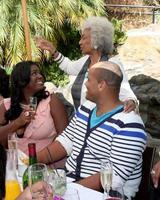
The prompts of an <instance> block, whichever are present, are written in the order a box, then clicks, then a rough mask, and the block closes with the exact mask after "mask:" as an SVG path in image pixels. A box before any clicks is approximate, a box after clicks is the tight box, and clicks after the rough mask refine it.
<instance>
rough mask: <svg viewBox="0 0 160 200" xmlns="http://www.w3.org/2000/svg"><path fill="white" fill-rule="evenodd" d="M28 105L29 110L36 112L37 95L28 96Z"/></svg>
mask: <svg viewBox="0 0 160 200" xmlns="http://www.w3.org/2000/svg"><path fill="white" fill-rule="evenodd" d="M29 107H30V110H31V112H34V113H35V112H36V109H37V97H30V98H29Z"/></svg>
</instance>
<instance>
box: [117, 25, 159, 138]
mask: <svg viewBox="0 0 160 200" xmlns="http://www.w3.org/2000/svg"><path fill="white" fill-rule="evenodd" d="M118 52H119V54H118V57H119V58H120V60H121V61H122V63H123V65H124V68H125V71H126V73H127V75H128V78H129V79H130V84H131V87H132V89H133V91H134V93H135V94H136V96H137V97H138V99H139V101H140V114H141V116H142V118H143V121H144V123H145V126H146V130H147V132H148V133H150V134H151V135H152V136H153V137H156V138H159V139H160V25H155V24H154V25H153V24H152V25H150V26H148V27H146V28H143V29H135V30H131V31H129V32H128V38H127V40H126V42H125V44H124V45H122V46H121V47H120V48H119V50H118Z"/></svg>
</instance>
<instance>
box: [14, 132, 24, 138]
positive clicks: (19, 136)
mask: <svg viewBox="0 0 160 200" xmlns="http://www.w3.org/2000/svg"><path fill="white" fill-rule="evenodd" d="M16 136H17V137H18V138H23V136H24V133H22V134H17V132H16Z"/></svg>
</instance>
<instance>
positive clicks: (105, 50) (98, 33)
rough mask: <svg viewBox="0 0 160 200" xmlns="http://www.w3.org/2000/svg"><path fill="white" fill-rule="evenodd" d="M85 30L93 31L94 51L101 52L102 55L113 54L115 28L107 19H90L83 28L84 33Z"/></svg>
mask: <svg viewBox="0 0 160 200" xmlns="http://www.w3.org/2000/svg"><path fill="white" fill-rule="evenodd" d="M84 29H90V30H91V45H92V48H93V49H97V50H99V51H100V52H101V53H102V54H110V53H112V51H113V34H114V27H113V25H112V23H111V22H109V21H108V19H107V18H106V17H97V16H92V17H89V18H88V19H86V20H85V21H84V23H83V25H82V27H81V31H82V33H83V31H84Z"/></svg>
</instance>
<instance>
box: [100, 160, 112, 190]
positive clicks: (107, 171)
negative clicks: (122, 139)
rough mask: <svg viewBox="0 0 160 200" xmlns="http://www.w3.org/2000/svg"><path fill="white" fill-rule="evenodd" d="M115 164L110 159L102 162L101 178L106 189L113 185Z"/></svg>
mask: <svg viewBox="0 0 160 200" xmlns="http://www.w3.org/2000/svg"><path fill="white" fill-rule="evenodd" d="M112 175H113V166H112V163H111V162H110V161H105V162H101V171H100V180H101V184H102V187H103V189H104V191H108V190H109V189H110V188H111V186H112Z"/></svg>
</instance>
